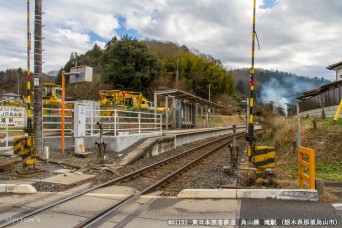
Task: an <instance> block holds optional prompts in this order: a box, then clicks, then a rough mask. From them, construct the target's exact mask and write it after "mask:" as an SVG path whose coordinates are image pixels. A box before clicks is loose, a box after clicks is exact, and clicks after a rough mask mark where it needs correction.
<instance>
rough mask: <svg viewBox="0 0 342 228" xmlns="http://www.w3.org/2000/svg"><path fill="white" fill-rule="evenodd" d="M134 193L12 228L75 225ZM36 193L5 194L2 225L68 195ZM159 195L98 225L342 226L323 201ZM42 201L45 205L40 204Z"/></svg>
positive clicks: (66, 207) (88, 199)
mask: <svg viewBox="0 0 342 228" xmlns="http://www.w3.org/2000/svg"><path fill="white" fill-rule="evenodd" d="M134 193H135V190H134V189H132V188H128V187H122V186H110V187H106V188H103V189H99V190H97V191H95V192H92V193H88V194H87V195H85V196H82V197H79V198H77V199H75V200H73V201H71V202H67V203H65V204H61V205H58V206H56V207H54V208H51V209H49V210H48V211H45V212H43V213H40V214H37V215H35V216H33V217H32V218H29V219H26V220H24V221H23V222H21V223H17V224H15V226H14V227H34V228H39V227H73V226H75V225H77V224H78V223H79V222H81V221H83V220H85V219H86V218H88V217H90V216H92V215H93V214H94V213H96V212H98V211H101V210H103V209H105V208H106V207H108V206H111V205H115V204H117V203H118V202H119V200H121V199H124V198H126V197H128V196H130V195H131V194H134ZM38 194H40V196H39V197H38ZM38 194H36V195H37V196H33V197H31V198H29V197H27V196H21V197H20V196H18V195H5V196H3V197H2V200H1V201H0V212H1V213H0V214H1V216H0V219H2V220H1V221H3V220H5V219H11V216H14V215H15V214H16V213H19V212H22V211H24V210H27V209H30V208H33V207H36V206H38V205H44V204H45V203H47V202H49V201H51V199H56V198H60V197H61V196H64V195H66V194H70V193H44V194H45V195H44V194H43V193H38ZM158 194H159V193H156V194H155V195H153V194H152V195H148V196H142V197H140V198H139V199H138V200H136V201H134V202H133V203H130V204H128V205H126V206H123V207H121V208H120V209H119V210H118V211H116V213H115V214H114V215H113V216H111V217H110V218H109V219H108V220H107V221H105V222H104V223H103V224H100V225H99V226H98V227H134V228H135V227H139V228H140V227H142V228H144V227H146V228H147V227H149V228H150V227H171V226H177V227H185V226H196V227H208V226H211V227H238V225H243V224H247V223H248V224H251V223H255V224H257V223H259V224H260V225H261V226H253V225H250V226H249V227H263V226H262V225H267V224H269V223H272V224H275V226H273V227H276V226H282V225H283V224H285V223H287V222H288V221H290V222H296V223H297V222H304V221H305V222H309V223H310V222H313V221H314V220H315V221H314V222H322V221H328V222H329V221H330V222H332V223H331V224H332V226H329V227H340V226H339V225H340V224H342V223H341V222H342V217H341V214H340V213H339V211H337V208H340V207H339V205H335V207H333V206H332V205H330V204H328V203H324V202H312V201H293V200H275V199H184V198H183V199H181V198H177V197H160V196H156V195H158ZM44 197H45V198H44ZM39 199H42V200H39ZM43 200H44V203H43V202H41V201H43ZM6 208H7V210H6ZM9 208H12V210H9ZM13 209H14V210H15V211H13ZM292 220H293V221H292ZM1 221H0V227H1ZM335 224H336V225H335ZM271 227H272V226H271ZM290 227H291V226H290ZM320 227H325V226H320Z"/></svg>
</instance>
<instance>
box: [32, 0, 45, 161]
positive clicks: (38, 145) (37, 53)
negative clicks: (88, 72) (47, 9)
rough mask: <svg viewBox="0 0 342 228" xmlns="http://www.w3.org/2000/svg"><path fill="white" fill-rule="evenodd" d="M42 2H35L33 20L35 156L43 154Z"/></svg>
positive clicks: (37, 0)
mask: <svg viewBox="0 0 342 228" xmlns="http://www.w3.org/2000/svg"><path fill="white" fill-rule="evenodd" d="M42 64H43V62H42V0H35V20H34V83H33V84H34V145H35V147H34V148H35V149H34V151H35V154H38V153H41V152H43V134H42V124H43V123H42V122H43V121H42V120H43V116H42V108H43V104H42Z"/></svg>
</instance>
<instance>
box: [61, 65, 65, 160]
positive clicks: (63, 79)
mask: <svg viewBox="0 0 342 228" xmlns="http://www.w3.org/2000/svg"><path fill="white" fill-rule="evenodd" d="M64 101H65V77H64V70H62V154H64V125H65V122H64V117H65V110H64Z"/></svg>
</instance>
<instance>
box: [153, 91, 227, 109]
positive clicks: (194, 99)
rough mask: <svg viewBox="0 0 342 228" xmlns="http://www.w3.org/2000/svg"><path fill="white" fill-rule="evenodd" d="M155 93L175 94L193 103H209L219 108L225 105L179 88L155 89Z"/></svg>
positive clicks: (210, 105) (176, 96)
mask: <svg viewBox="0 0 342 228" xmlns="http://www.w3.org/2000/svg"><path fill="white" fill-rule="evenodd" d="M154 93H155V94H157V96H158V95H163V96H174V97H175V98H177V99H182V100H187V101H190V102H192V103H197V104H201V105H207V106H208V107H214V108H218V109H223V108H224V107H223V106H222V105H219V104H216V103H214V102H210V101H208V100H205V99H203V98H200V97H197V96H195V95H192V94H190V93H187V92H184V91H181V90H178V89H170V90H160V91H155V92H154Z"/></svg>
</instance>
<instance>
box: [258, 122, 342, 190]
mask: <svg viewBox="0 0 342 228" xmlns="http://www.w3.org/2000/svg"><path fill="white" fill-rule="evenodd" d="M312 121H313V119H302V120H301V145H302V146H304V147H308V148H311V149H314V150H315V154H316V176H317V177H318V178H321V179H324V180H331V181H342V153H341V151H342V143H341V139H342V137H341V135H342V125H339V124H333V122H332V121H331V120H330V119H325V120H322V119H316V123H317V129H313V123H312ZM268 124H269V126H270V128H269V129H268V130H267V131H266V132H265V133H264V134H263V135H262V136H261V137H259V138H258V141H257V144H259V145H269V146H276V168H275V170H274V172H275V173H276V175H277V180H278V182H279V183H286V184H285V185H287V183H291V181H292V180H296V179H297V178H298V173H297V172H298V171H297V170H298V164H297V156H298V155H297V151H294V145H293V142H295V141H296V138H297V129H296V118H295V117H292V118H285V117H281V116H276V117H274V118H272V119H269V121H268Z"/></svg>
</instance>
